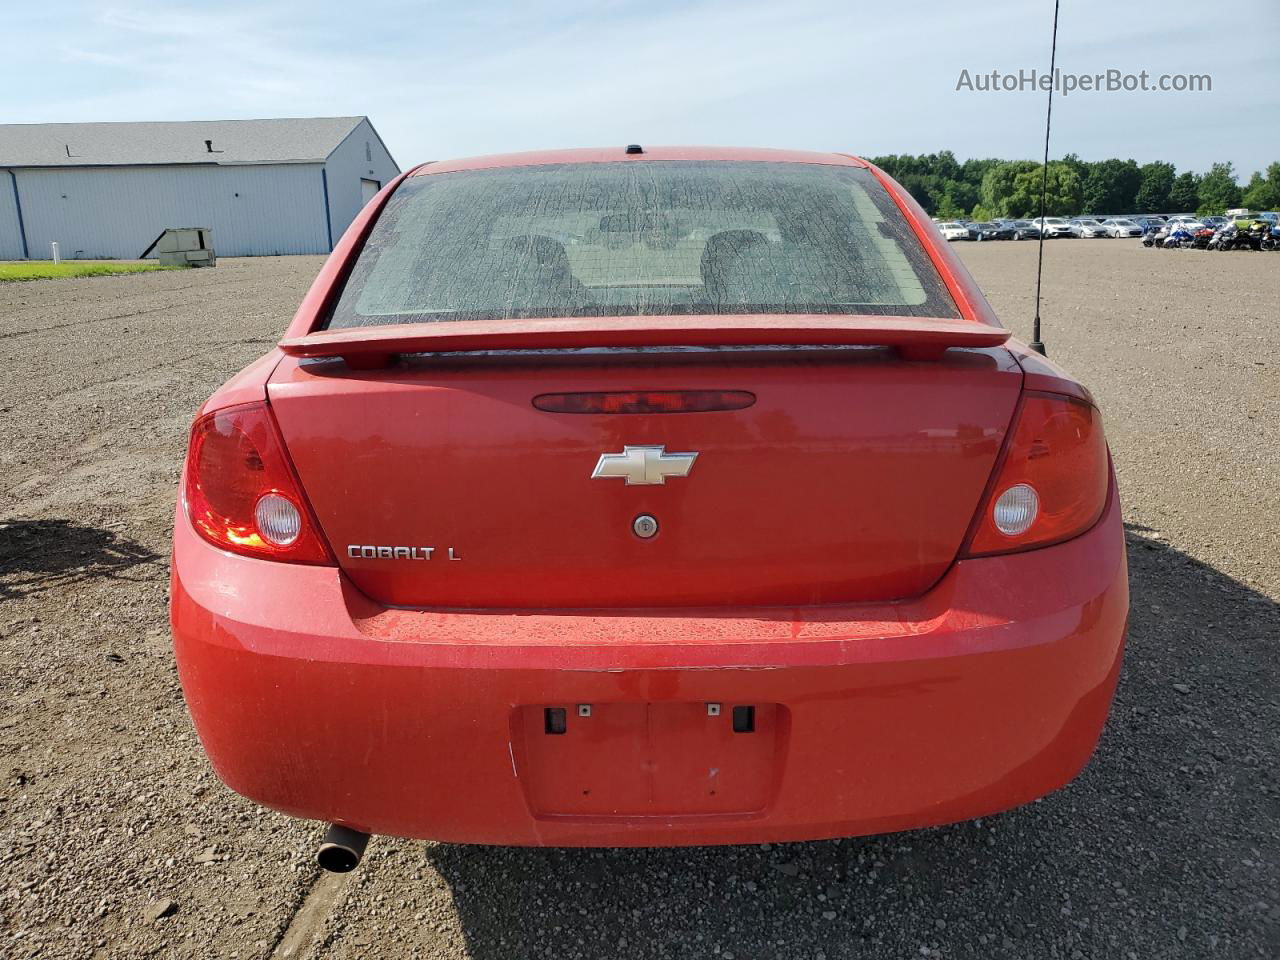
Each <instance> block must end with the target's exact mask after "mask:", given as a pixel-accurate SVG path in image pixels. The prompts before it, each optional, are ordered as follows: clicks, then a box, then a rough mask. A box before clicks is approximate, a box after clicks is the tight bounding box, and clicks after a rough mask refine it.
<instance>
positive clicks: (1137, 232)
mask: <svg viewBox="0 0 1280 960" xmlns="http://www.w3.org/2000/svg"><path fill="white" fill-rule="evenodd" d="M1245 212H1247V211H1228V213H1232V214H1240V213H1245ZM1251 216H1255V217H1260V218H1262V219H1268V220H1275V218H1276V214H1274V213H1259V214H1252V215H1251ZM1228 222H1229V221H1228V218H1227V217H1196V216H1195V215H1193V214H1190V213H1175V214H1143V215H1141V216H1139V215H1136V214H1133V215H1129V216H1113V217H1104V216H1098V217H1072V218H1070V219H1068V218H1067V217H1045V218H1044V219H1043V220H1041V219H1035V220H1008V219H1006V220H979V221H973V220H947V221H943V222H939V223H938V229H939V230H940V231H941V232H942V236H943V237H944V238H945V239H947V240H1036V239H1038V238H1039V237H1040V233H1041V231H1043V232H1044V237H1045V239H1046V240H1052V239H1054V238H1056V237H1082V238H1092V237H1141V236H1143V235H1145V234H1147V233H1148V232H1150V231H1153V230H1159V229H1161V228H1163V227H1170V228H1173V229H1177V228H1181V229H1184V230H1188V231H1190V232H1191V233H1195V232H1196V231H1198V230H1204V229H1214V230H1216V229H1217V228H1218V227H1220V226H1223V225H1225V224H1226V223H1228Z"/></svg>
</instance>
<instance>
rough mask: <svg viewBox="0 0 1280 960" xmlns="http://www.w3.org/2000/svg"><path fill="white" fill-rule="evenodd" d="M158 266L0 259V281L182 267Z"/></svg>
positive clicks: (110, 262) (106, 274)
mask: <svg viewBox="0 0 1280 960" xmlns="http://www.w3.org/2000/svg"><path fill="white" fill-rule="evenodd" d="M185 269H186V268H185V267H162V266H161V265H160V264H158V263H131V262H129V261H126V260H119V261H117V260H64V261H63V262H62V263H59V264H56V265H55V264H54V263H53V262H52V261H48V260H15V261H11V262H9V263H0V283H9V282H12V281H16V280H52V279H55V278H62V277H108V276H111V275H113V274H117V273H146V272H149V271H151V270H185Z"/></svg>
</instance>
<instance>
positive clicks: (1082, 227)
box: [1067, 217, 1107, 238]
mask: <svg viewBox="0 0 1280 960" xmlns="http://www.w3.org/2000/svg"><path fill="white" fill-rule="evenodd" d="M1067 226H1068V228H1069V229H1070V230H1071V235H1072V236H1073V237H1089V238H1092V237H1105V236H1107V228H1106V227H1104V226H1103V225H1102V223H1101V221H1099V220H1093V219H1091V218H1087V217H1076V218H1075V219H1074V220H1072V221H1071V222H1070V223H1069V224H1068V225H1067Z"/></svg>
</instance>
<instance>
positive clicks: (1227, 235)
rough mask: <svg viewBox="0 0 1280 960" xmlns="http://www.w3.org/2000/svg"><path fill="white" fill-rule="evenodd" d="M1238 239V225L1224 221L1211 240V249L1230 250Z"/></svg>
mask: <svg viewBox="0 0 1280 960" xmlns="http://www.w3.org/2000/svg"><path fill="white" fill-rule="evenodd" d="M1235 240H1236V225H1235V224H1234V223H1224V224H1223V225H1222V226H1220V227H1219V228H1218V229H1217V230H1216V231H1215V232H1214V234H1213V239H1212V240H1210V241H1209V247H1208V249H1210V250H1230V249H1231V247H1232V246H1233V245H1234V243H1235Z"/></svg>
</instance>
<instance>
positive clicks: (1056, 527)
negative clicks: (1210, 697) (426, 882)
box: [172, 148, 1128, 862]
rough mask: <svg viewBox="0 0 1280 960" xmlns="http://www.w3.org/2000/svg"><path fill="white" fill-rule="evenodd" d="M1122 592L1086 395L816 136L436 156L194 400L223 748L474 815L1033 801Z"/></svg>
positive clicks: (185, 497)
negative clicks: (286, 317) (263, 345)
mask: <svg viewBox="0 0 1280 960" xmlns="http://www.w3.org/2000/svg"><path fill="white" fill-rule="evenodd" d="M1127 607H1128V588H1127V576H1126V568H1125V553H1124V538H1123V531H1122V526H1121V521H1120V509H1119V504H1118V501H1117V497H1116V491H1115V482H1114V477H1113V474H1112V471H1111V467H1110V463H1109V460H1108V454H1107V448H1106V443H1105V440H1104V438H1103V433H1102V427H1101V423H1100V418H1099V414H1098V411H1097V409H1096V407H1095V406H1094V404H1093V402H1092V399H1091V398H1090V396H1089V394H1088V392H1087V391H1086V390H1085V389H1084V388H1083V387H1081V386H1080V385H1079V384H1078V383H1076V382H1075V381H1074V380H1072V379H1071V378H1070V377H1069V376H1068V375H1067V374H1065V373H1064V372H1063V371H1061V370H1059V369H1057V368H1056V367H1054V366H1053V365H1051V364H1049V363H1048V362H1047V361H1046V360H1044V359H1043V358H1041V357H1039V356H1038V355H1036V354H1033V353H1030V352H1029V351H1028V350H1027V349H1026V348H1025V347H1023V346H1022V345H1020V344H1018V343H1016V342H1014V341H1010V340H1009V339H1008V332H1007V331H1006V330H1004V329H1003V328H1002V327H1000V325H999V323H998V321H997V320H996V319H995V317H994V315H993V313H992V312H991V310H990V308H989V307H988V306H987V305H986V303H985V301H984V300H983V299H982V296H981V294H980V292H979V291H978V290H977V288H976V286H975V285H974V284H973V282H972V280H971V279H970V278H969V276H968V274H967V273H966V272H965V270H964V268H963V267H962V266H961V265H960V264H959V262H958V260H957V259H956V258H955V257H954V256H953V255H952V254H951V253H950V252H949V251H948V250H947V249H946V245H945V243H944V242H943V241H942V240H941V239H940V238H939V237H937V236H936V231H934V230H933V229H932V227H931V225H930V224H929V222H928V220H927V218H926V217H925V216H924V215H923V213H922V211H921V210H920V209H919V207H918V206H916V205H915V203H914V202H913V201H912V200H911V199H910V198H909V197H908V196H907V195H906V194H905V193H904V192H903V191H902V190H901V188H900V187H898V186H897V185H896V184H895V183H893V182H892V181H891V180H889V179H888V178H887V177H886V176H885V175H884V174H883V173H882V172H881V171H879V170H877V169H876V168H874V167H871V166H869V165H867V164H865V163H864V162H862V161H860V160H857V159H854V158H850V157H844V156H837V155H826V154H797V153H785V152H778V151H735V150H705V149H674V148H665V149H654V150H648V151H640V152H635V151H634V150H633V149H629V150H627V151H623V150H622V149H618V150H616V151H609V150H595V151H567V152H562V153H555V154H541V155H512V156H505V157H496V158H482V159H479V160H475V161H469V162H457V163H450V164H434V165H428V166H425V167H421V168H419V169H418V170H416V171H413V172H412V173H411V174H409V175H407V176H406V177H403V178H401V179H400V180H398V181H396V182H395V183H393V184H391V185H390V186H389V187H387V188H386V189H385V190H384V191H383V193H382V194H380V195H379V197H378V198H377V199H375V200H374V201H373V202H372V203H371V204H370V205H369V207H368V208H366V210H365V211H364V212H363V213H362V214H361V216H360V217H359V218H358V219H357V221H356V222H355V223H354V224H353V225H352V227H351V229H350V231H349V232H348V233H347V235H346V236H345V237H344V238H343V240H342V242H341V243H340V244H339V246H338V248H337V249H336V250H335V251H334V254H333V256H332V257H331V258H330V259H329V261H328V263H327V264H326V265H325V267H324V269H323V270H322V272H321V274H320V276H319V277H318V279H317V281H316V283H315V285H314V287H313V288H312V291H311V293H310V294H309V295H308V297H307V298H306V300H305V301H304V303H303V305H302V308H301V309H300V311H299V313H298V315H297V317H296V318H295V319H294V322H293V325H292V326H291V327H290V329H289V331H288V333H287V335H286V337H285V339H284V340H283V341H282V343H281V346H280V347H279V348H278V349H276V350H274V351H272V353H271V354H269V355H268V356H266V357H264V358H263V359H262V360H260V361H258V362H257V363H255V364H254V365H252V366H251V367H249V368H248V369H246V370H245V371H244V372H242V373H241V374H240V375H238V376H237V377H236V378H235V379H233V380H232V381H231V382H230V383H228V384H227V385H226V386H224V387H223V388H222V389H220V390H219V391H218V392H217V393H216V394H215V395H214V396H213V397H212V398H211V399H210V400H209V402H208V403H207V404H206V405H205V407H204V409H203V410H202V411H201V414H200V416H199V417H198V418H197V420H196V423H195V425H194V427H193V429H192V435H191V448H190V452H189V455H188V459H187V464H186V470H185V475H184V480H183V487H182V496H181V502H180V504H179V510H178V516H177V519H176V522H175V529H174V563H173V590H172V615H173V631H174V641H175V647H176V651H177V656H178V665H179V670H180V673H181V676H182V681H183V685H184V689H185V691H186V695H187V699H188V703H189V705H190V708H191V712H192V715H193V717H194V719H195V723H196V727H197V730H198V731H199V734H200V737H201V739H202V741H203V743H204V745H205V748H206V750H207V751H208V754H209V756H210V758H211V760H212V762H213V764H214V766H215V768H216V769H217V771H218V773H219V774H220V776H221V777H222V778H223V779H224V780H225V781H226V782H227V783H228V784H229V785H230V786H231V787H232V788H233V789H235V790H237V791H239V792H241V793H243V794H244V795H246V796H248V797H250V798H252V799H254V800H256V801H258V802H260V803H263V804H266V805H268V806H271V807H274V808H276V809H278V810H282V811H285V812H287V813H290V814H294V815H296V816H301V817H309V818H313V819H317V820H323V821H328V822H332V823H337V824H342V825H344V826H346V827H348V828H350V829H351V830H353V831H357V832H358V833H384V834H394V835H398V836H410V837H423V838H431V839H437V840H446V841H456V842H479V843H512V844H538V845H542V844H545V845H649V844H699V843H744V842H762V841H780V840H797V839H809V838H818V837H834V836H848V835H854V834H862V833H870V832H881V831H887V830H896V829H903V828H908V827H916V826H923V825H927V824H937V823H944V822H949V821H954V820H959V819H964V818H968V817H974V816H979V815H983V814H987V813H991V812H994V811H998V810H1003V809H1006V808H1009V807H1011V806H1014V805H1017V804H1020V803H1024V802H1027V801H1029V800H1031V799H1034V798H1035V797H1038V796H1041V795H1043V794H1045V793H1047V792H1049V791H1051V790H1053V789H1055V788H1057V787H1059V786H1061V785H1063V784H1064V783H1066V782H1067V781H1069V780H1070V779H1071V778H1072V777H1073V776H1075V774H1076V773H1077V772H1078V771H1079V770H1080V769H1081V768H1082V767H1083V766H1084V764H1085V763H1086V762H1087V760H1088V758H1089V756H1090V754H1091V753H1092V751H1093V748H1094V745H1095V743H1096V741H1097V738H1098V735H1099V732H1100V730H1101V728H1102V725H1103V722H1104V720H1105V717H1106V714H1107V710H1108V707H1109V704H1110V700H1111V695H1112V691H1113V689H1114V686H1115V682H1116V677H1117V673H1118V670H1119V665H1120V657H1121V650H1122V645H1123V634H1124V626H1125V620H1126V615H1127ZM349 862H353V861H349Z"/></svg>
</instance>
